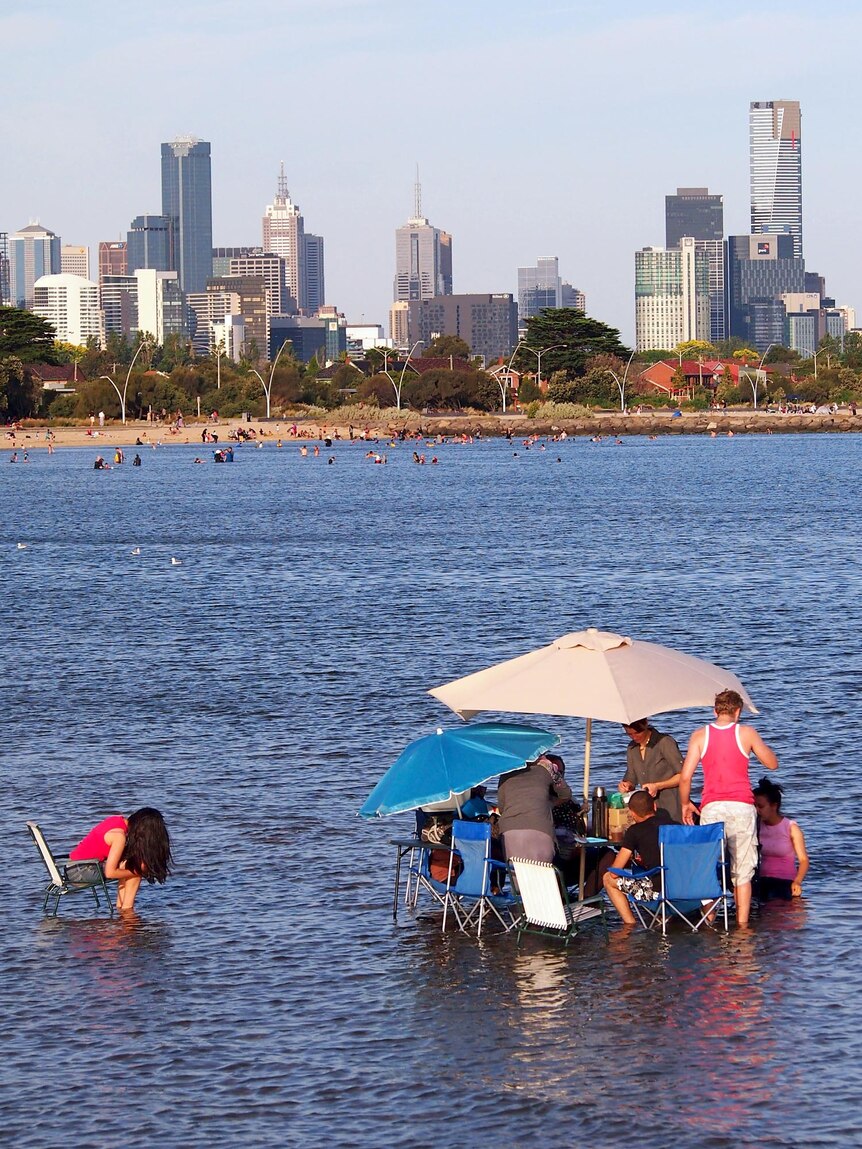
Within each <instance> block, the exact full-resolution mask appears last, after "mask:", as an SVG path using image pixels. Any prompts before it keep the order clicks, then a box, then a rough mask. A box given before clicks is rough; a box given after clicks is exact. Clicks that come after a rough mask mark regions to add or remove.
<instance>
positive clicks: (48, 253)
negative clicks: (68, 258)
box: [9, 223, 61, 307]
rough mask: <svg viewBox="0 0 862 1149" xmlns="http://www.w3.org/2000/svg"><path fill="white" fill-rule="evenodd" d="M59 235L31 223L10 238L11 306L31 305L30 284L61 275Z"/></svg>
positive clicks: (31, 289)
mask: <svg viewBox="0 0 862 1149" xmlns="http://www.w3.org/2000/svg"><path fill="white" fill-rule="evenodd" d="M60 246H61V244H60V237H59V236H57V235H54V233H53V231H49V230H48V229H47V228H46V227H42V225H41V224H38V223H31V224H28V225H27V227H22V228H21V230H20V231H16V232H15V234H14V235H11V236H10V237H9V278H10V286H9V294H10V297H11V300H12V305H13V306H14V307H32V306H33V284H34V283H35V282H36V280H37V279H41V278H42V276H43V275H59V274H60Z"/></svg>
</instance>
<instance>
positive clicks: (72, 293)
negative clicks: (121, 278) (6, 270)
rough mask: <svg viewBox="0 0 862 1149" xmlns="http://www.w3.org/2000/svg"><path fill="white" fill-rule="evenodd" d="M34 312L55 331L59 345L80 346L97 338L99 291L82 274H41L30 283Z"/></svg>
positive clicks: (99, 320)
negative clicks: (70, 344)
mask: <svg viewBox="0 0 862 1149" xmlns="http://www.w3.org/2000/svg"><path fill="white" fill-rule="evenodd" d="M33 311H34V312H35V314H36V315H40V316H41V317H42V318H43V319H47V320H48V322H49V323H50V324H51V325H52V327H53V328H54V331H55V332H56V336H55V338H56V339H58V340H59V341H60V342H61V343H72V344H74V345H75V346H76V347H82V346H84V345H85V344H86V342H87V340H88V339H99V337H100V334H101V316H100V314H99V288H98V286H97V285H96V284H95V283H93V282H92V281H91V280H89V279H85V278H84V277H83V276H81V275H70V274H68V273H66V274H63V273H60V274H56V275H43V276H40V277H39V279H37V280H36V282H35V283H34V284H33Z"/></svg>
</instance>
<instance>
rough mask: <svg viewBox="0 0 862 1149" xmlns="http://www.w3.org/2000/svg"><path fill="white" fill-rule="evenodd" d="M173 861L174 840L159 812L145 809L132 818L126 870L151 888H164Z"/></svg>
mask: <svg viewBox="0 0 862 1149" xmlns="http://www.w3.org/2000/svg"><path fill="white" fill-rule="evenodd" d="M171 861H172V858H171V837H170V834H169V833H168V828H167V826H166V825H165V820H164V818H163V817H162V815H161V814H160V813H159V811H158V810H154V809H153V807H152V806H143V807H142V808H141V809H140V810H136V811H135V812H134V814H130V815H129V822H128V829H127V830H126V855H125V858H124V859H123V864H124V866H125V867H126V869H127V870H131V871H132V873H133V874H140V876H141V877H142V878H144V879H146V881H148V882H149V883H150V884H152V883H153V882H159V883H160V884H162V883H163V882H164V881H165V880H166V878H167V877H168V875H169V874H170V872H171Z"/></svg>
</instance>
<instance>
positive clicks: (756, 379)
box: [745, 343, 775, 411]
mask: <svg viewBox="0 0 862 1149" xmlns="http://www.w3.org/2000/svg"><path fill="white" fill-rule="evenodd" d="M773 347H775V344H774V343H770V344H769V346H768V347H767V348H766V350H765V351H764V352H763V354H762V355H761V356H760V362H759V363H758V365H757V370H756V371H755V372H754V380H752V378H751V372H750V371H746V372H745V378H746V379H747V380H748V385H749V387H750V388H751V394H752V398H753V399H754V410H755V411H756V410H757V389H758V387H759V386H760V383H761V382H763V383H764V384H765V382H766V380H765V378H764V379H763V380H761V378H760V376H761V375H763V376H765V375H766V372H765V371H764V370H763V360H764V359H765V358H766V356H767V355H768V354H769V352H770V351H771V350H772V348H773Z"/></svg>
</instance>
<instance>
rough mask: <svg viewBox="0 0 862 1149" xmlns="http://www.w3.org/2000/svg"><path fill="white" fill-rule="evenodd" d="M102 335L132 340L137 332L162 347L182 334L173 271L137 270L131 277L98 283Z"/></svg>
mask: <svg viewBox="0 0 862 1149" xmlns="http://www.w3.org/2000/svg"><path fill="white" fill-rule="evenodd" d="M100 294H101V301H102V326H103V331H104V334H105V335H122V336H125V338H126V339H132V338H133V337H134V336H135V335H136V334H137V333H138V332H139V331H144V332H146V333H147V334H148V335H152V337H153V339H154V340H155V341H156V343H159V344H163V343H164V341H165V338H166V336H168V335H182V334H185V333H186V332H185V329H186V324H185V309H184V307H183V297H182V293H181V292H180V286H179V280H178V277H177V273H176V272H175V271H157V270H156V269H155V268H150V267H139V268H138V269H137V271H135V272H133V273H132V274H131V275H106V276H105V277H104V279H103V281H102V284H101V290H100Z"/></svg>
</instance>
